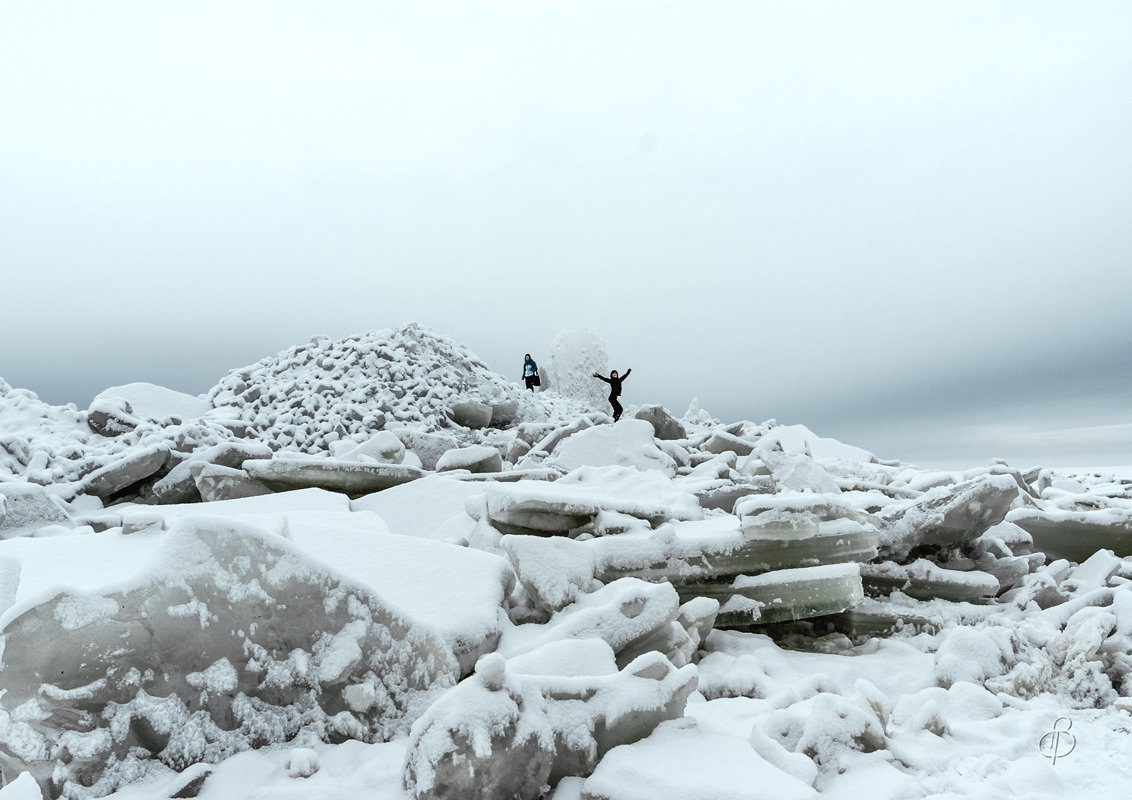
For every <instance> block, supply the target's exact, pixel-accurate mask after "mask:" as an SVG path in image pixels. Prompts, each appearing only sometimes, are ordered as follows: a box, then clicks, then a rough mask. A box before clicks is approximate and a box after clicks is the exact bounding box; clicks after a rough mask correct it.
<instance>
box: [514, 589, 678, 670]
mask: <svg viewBox="0 0 1132 800" xmlns="http://www.w3.org/2000/svg"><path fill="white" fill-rule="evenodd" d="M679 613H680V600H679V598H678V597H677V594H676V591H675V590H674V589H673V588H672V586H671V585H670V584H667V583H648V582H646V581H641V580H637V579H635V578H622V579H620V580H617V581H614V582H612V583H609V584H607V585H605V586H602V587H600V588H598V589H597V590H595V591H593V592H590V593H588V594H583V595H580V596H579V597H578V599H577V601H576V602H574V603H573V604H571V605H569V606H567V607H566V608H564V609H562V610H561V611H559V612H557V613H556V614H555V615H554V616H553V617H551V619H550V621H549V622H547V623H545V624H536V623H528V624H525V625H519V626H517V627H514V628H510V629H508V630H505V631H504V633H503V637H502V639H501V640H500V642H499V649H498V652H500V653H502V654H503V655H505V656H507V657H508V658H511V657H513V656H517V655H521V654H522V653H526V652H530V651H531V650H535V649H537V648H539V647H542V646H543V645H545V644H548V643H549V642H554V641H559V640H568V639H602V640H604V641H605V642H606V643H607V644H608V645H609V646H610V647H611V648H612V649H613V652H614V653H616V654H618V657H619V663H622V662H624V661H625V660H626V658H625V657H622V655H621V654H622V652H623V651H626V650H629V651H631V652H632V655H631V656H629V658H632V657H635V655H636V652H637V650H639V649H640V648H637V649H636V650H635V649H634V648H635V647H636V646H637V645H639V644H640V643H641V642H642V641H645V640H648V641H650V642H654V643H655V644H656V645H657V646H656V647H652V648H648V649H657V650H663V651H666V652H667V651H668V650H671V649H673V648H677V649H679V648H680V647H683V646H684V645H685V640H686V639H687V638H688V637H687V633H686V632H684V633H681V632H682V631H683V630H684V629H683V628H682V627H681V626H680V625H679V624H678V623H676V620H677V617H678V615H679ZM671 623H675V624H676V627H677V628H680V631H676V630H674V629H673V628H672V625H671ZM658 632H659V633H658ZM689 657H690V654H689Z"/></svg>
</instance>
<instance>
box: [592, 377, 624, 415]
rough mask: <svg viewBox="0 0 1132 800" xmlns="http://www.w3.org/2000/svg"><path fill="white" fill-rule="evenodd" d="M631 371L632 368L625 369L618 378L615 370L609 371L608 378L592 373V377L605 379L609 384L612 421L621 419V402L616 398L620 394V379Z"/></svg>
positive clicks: (600, 379)
mask: <svg viewBox="0 0 1132 800" xmlns="http://www.w3.org/2000/svg"><path fill="white" fill-rule="evenodd" d="M632 371H633V370H632V369H627V370H625V374H624V375H623V376H622V377H620V378H619V377H617V370H613V371H612V372H610V373H609V377H608V378H606V377H604V376H602V375H598V374H597V373H596V372H595V373H594V377H595V378H597V379H598V380H599V381H605V382H606V383H608V384H609V404H610V405H611V406H613V421H614V422H616V421H617V420H619V419H621V411H622V408H621V404H620V403H618V402H617V398H618V397H620V396H621V381H623V380H625V378H628V377H629V373H630V372H632Z"/></svg>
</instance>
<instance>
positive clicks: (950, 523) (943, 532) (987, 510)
mask: <svg viewBox="0 0 1132 800" xmlns="http://www.w3.org/2000/svg"><path fill="white" fill-rule="evenodd" d="M1017 496H1018V484H1017V483H1016V482H1015V481H1014V478H1012V477H1011V476H1009V475H984V476H982V477H978V478H973V479H971V480H969V481H965V482H963V483H960V484H957V485H955V486H941V487H938V488H936V489H932V490H931V491H929V492H927V493H925V494H924V495H923V496H922V497H920V498H918V499H915V500H908V501H903V502H898V503H893V504H892V505H891V506H888V507H887V508H885V509H884V510H883V511H881V512H880V514H879V518H880V521H881V525H880V554H881V555H882V556H883V557H885V558H888V559H891V560H893V561H903V560H904V559H905V558H907V557H908V555H909V554H910V553H912V551H913V550H915V549H916V548H918V547H921V546H943V547H948V546H951V545H956V544H961V543H963V542H967V541H970V540H971V539H975V538H977V537H979V536H981V535H982V534H983V533H985V532H986V530H987V529H988V528H990V527H991V526H992V525H997V524H998V523H1000V522H1002V521H1003V519H1005V518H1006V514H1007V512H1008V511H1009V510H1010V505H1011V503H1013V502H1014V499H1015V498H1016V497H1017Z"/></svg>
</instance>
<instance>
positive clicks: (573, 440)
mask: <svg viewBox="0 0 1132 800" xmlns="http://www.w3.org/2000/svg"><path fill="white" fill-rule="evenodd" d="M654 434H655V431H654V429H653V426H652V424H651V423H650V422H647V421H645V420H641V419H623V420H621V421H620V422H618V423H617V424H616V425H597V426H595V427H592V428H587V429H585V430H582V431H579V432H577V433H574V434H573V435H571V436H570V437H569V438H567V439H565V440H564V441H562V442H561V444H559V445H558V446H557V447H556V448H555V450H554V452H553V454H551V456H550V458H548V459H547V463H549V464H554V465H556V466H559V467H561V468H563V469H564V470H567V471H569V470H574V469H577V468H578V467H584V466H590V467H606V466H619V467H633V468H634V469H640V470H650V469H655V470H660V471H662V472H665V473H667V474H669V475H672V474H675V472H676V462H675V461H673V460H672V457H671V456H669V455H667V454H665V453H664V452H662V451H661V449H660V448H659V447H657V445H656V441H655V439H654Z"/></svg>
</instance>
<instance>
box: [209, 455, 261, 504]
mask: <svg viewBox="0 0 1132 800" xmlns="http://www.w3.org/2000/svg"><path fill="white" fill-rule="evenodd" d="M195 481H196V487H197V491H198V492H200V497H201V500H203V501H204V502H206V503H211V502H214V501H217V500H236V499H239V498H241V497H259V496H260V495H264V494H271V490H270V489H268V488H267V487H266V486H264V485H263V484H262V483H260V482H259V481H257V480H253V479H252V478H251V477H250V476H249V475H248V473H247V472H245V471H244V470H242V469H232V468H230V467H222V466H220V465H219V464H202V465H201V467H200V469H198V470H196V477H195Z"/></svg>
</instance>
